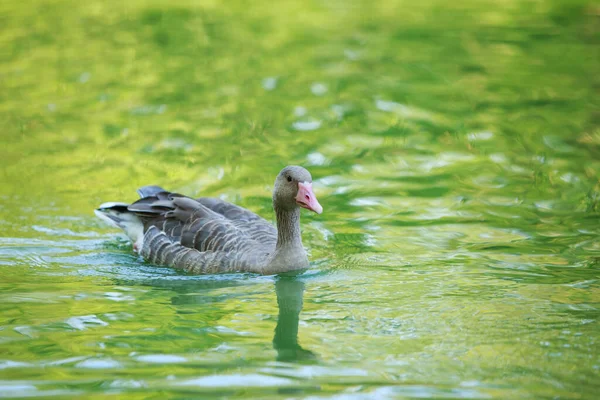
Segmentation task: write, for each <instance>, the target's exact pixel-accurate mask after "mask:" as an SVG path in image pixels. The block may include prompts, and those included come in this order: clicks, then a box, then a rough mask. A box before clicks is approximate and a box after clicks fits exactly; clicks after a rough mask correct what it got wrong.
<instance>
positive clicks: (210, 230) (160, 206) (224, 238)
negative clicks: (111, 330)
mask: <svg viewBox="0 0 600 400" xmlns="http://www.w3.org/2000/svg"><path fill="white" fill-rule="evenodd" d="M138 194H139V195H140V199H139V200H138V201H136V202H135V203H132V204H127V203H104V204H102V205H101V206H100V207H99V208H98V209H97V210H96V211H95V213H96V215H97V216H98V217H100V218H101V219H103V220H104V221H106V222H108V223H109V224H111V225H113V226H117V227H119V228H121V229H123V231H124V232H125V233H126V234H127V236H128V237H129V238H130V239H131V241H132V242H133V248H134V250H135V251H137V252H139V254H140V255H142V256H143V257H144V259H146V260H147V261H149V262H152V263H154V264H158V265H167V266H172V267H175V268H179V269H182V270H184V271H186V272H189V273H193V274H210V273H222V272H236V271H238V272H254V273H259V274H264V275H269V274H277V273H283V272H288V271H292V270H297V269H303V268H307V267H308V265H309V263H308V257H307V255H306V252H305V250H304V247H303V246H302V238H301V235H300V208H306V209H308V210H311V211H314V212H316V213H318V214H320V213H321V212H322V211H323V208H322V207H321V205H320V204H319V202H318V201H317V199H316V197H315V195H314V193H313V191H312V177H311V175H310V173H309V172H308V171H307V170H306V169H304V168H302V167H299V166H288V167H285V168H284V169H282V170H281V172H280V173H279V174H278V175H277V178H276V179H275V185H274V189H273V209H274V211H275V216H276V219H277V228H275V227H274V226H273V225H272V224H270V223H269V222H268V221H266V220H265V219H263V218H261V217H260V216H258V215H256V214H254V213H253V212H251V211H249V210H246V209H244V208H242V207H239V206H237V205H234V204H231V203H228V202H225V201H223V200H220V199H216V198H208V197H202V198H198V199H193V198H190V197H186V196H183V195H180V194H177V193H171V192H168V191H166V190H164V189H163V188H161V187H159V186H144V187H142V188H140V189H139V190H138Z"/></svg>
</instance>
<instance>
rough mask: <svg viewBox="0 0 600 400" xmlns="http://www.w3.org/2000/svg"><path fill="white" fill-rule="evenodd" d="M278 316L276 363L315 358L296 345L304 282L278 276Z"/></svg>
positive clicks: (274, 342) (275, 338)
mask: <svg viewBox="0 0 600 400" xmlns="http://www.w3.org/2000/svg"><path fill="white" fill-rule="evenodd" d="M275 293H276V294H277V306H278V308H279V316H278V318H277V326H276V327H275V335H274V336H273V349H274V350H275V351H277V361H295V360H307V359H308V360H310V359H315V358H316V356H315V354H314V353H313V352H311V351H310V350H305V349H303V348H302V346H300V344H299V343H298V324H299V322H300V312H301V311H302V305H303V299H304V282H302V281H301V280H299V279H297V278H295V277H288V276H280V277H278V279H277V281H276V282H275Z"/></svg>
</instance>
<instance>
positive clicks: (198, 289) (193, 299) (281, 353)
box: [119, 274, 317, 362]
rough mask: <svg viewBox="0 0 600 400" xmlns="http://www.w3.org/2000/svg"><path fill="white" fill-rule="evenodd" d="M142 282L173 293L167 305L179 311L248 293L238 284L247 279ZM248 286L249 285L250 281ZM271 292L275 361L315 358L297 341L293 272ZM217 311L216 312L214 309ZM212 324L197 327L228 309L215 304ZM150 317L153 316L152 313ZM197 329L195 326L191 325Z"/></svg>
mask: <svg viewBox="0 0 600 400" xmlns="http://www.w3.org/2000/svg"><path fill="white" fill-rule="evenodd" d="M119 282H120V284H121V285H122V286H127V285H134V284H136V283H137V284H139V283H140V282H139V281H138V282H134V281H130V280H125V279H124V280H120V281H119ZM141 283H142V284H143V285H146V286H152V287H155V288H161V289H168V290H171V291H174V292H175V293H176V295H175V296H173V297H171V299H170V302H171V304H173V305H175V306H177V309H178V312H180V313H186V314H189V313H192V311H191V310H190V309H188V310H185V311H184V309H183V308H181V307H185V306H189V305H192V306H194V305H199V306H205V305H207V304H217V303H221V302H227V301H231V300H233V299H236V298H239V297H243V296H246V295H248V292H247V291H245V290H242V287H245V286H248V285H249V284H248V282H247V281H244V280H240V279H239V277H236V278H234V279H219V280H213V279H201V280H200V279H190V280H188V279H181V280H170V279H150V280H143V281H142V282H141ZM250 285H251V284H250ZM274 286H275V294H276V297H277V307H278V317H277V325H276V326H275V331H274V336H273V349H274V350H275V351H276V352H277V356H276V360H277V361H286V362H290V361H295V360H298V361H300V360H315V359H317V356H316V355H315V354H314V353H313V352H311V351H310V350H306V349H303V348H302V346H300V344H299V343H298V325H299V322H300V312H301V311H302V306H303V298H304V288H305V284H304V282H303V280H302V279H301V278H299V277H298V276H297V275H296V274H286V275H279V276H277V277H275V282H274ZM236 287H238V288H239V289H240V290H239V291H238V290H234V291H229V292H228V293H222V292H219V291H217V292H215V290H217V289H225V288H236ZM217 310H219V311H217ZM212 312H213V315H212V318H209V320H213V323H212V324H211V323H209V324H208V326H205V327H203V328H200V331H202V332H205V331H208V330H210V329H211V326H212V325H214V324H216V323H217V321H218V320H219V319H221V318H223V317H225V316H226V315H228V314H229V313H230V312H231V311H230V310H227V309H226V308H223V307H217V309H216V310H213V311H212ZM152 318H154V316H152ZM194 329H195V330H196V331H198V328H197V327H196V328H194Z"/></svg>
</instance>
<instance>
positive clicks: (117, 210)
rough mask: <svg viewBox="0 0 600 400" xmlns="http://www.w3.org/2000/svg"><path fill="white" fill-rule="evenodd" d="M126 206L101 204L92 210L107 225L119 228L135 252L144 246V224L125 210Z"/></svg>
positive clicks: (111, 203)
mask: <svg viewBox="0 0 600 400" xmlns="http://www.w3.org/2000/svg"><path fill="white" fill-rule="evenodd" d="M128 206H129V204H127V203H116V202H110V203H103V204H101V205H100V207H98V208H97V209H96V210H94V214H96V216H97V217H98V218H100V219H101V220H102V221H104V222H106V223H107V224H109V225H111V226H114V227H117V228H121V229H122V230H123V231H124V232H125V234H126V235H127V236H128V237H129V239H130V240H131V242H132V243H133V249H134V250H135V251H136V252H137V251H139V250H140V249H141V248H142V246H143V244H144V243H143V242H144V223H143V221H142V220H141V219H140V217H138V216H137V215H136V214H135V213H133V212H131V211H129V210H128V209H127V207H128Z"/></svg>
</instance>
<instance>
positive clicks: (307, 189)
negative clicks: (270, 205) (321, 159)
mask: <svg viewBox="0 0 600 400" xmlns="http://www.w3.org/2000/svg"><path fill="white" fill-rule="evenodd" d="M296 203H298V205H299V206H300V207H302V208H306V209H307V210H311V211H314V212H316V213H317V214H321V213H322V212H323V207H322V206H321V205H320V204H319V201H318V200H317V197H316V196H315V194H314V193H313V190H312V183H309V182H298V195H297V196H296Z"/></svg>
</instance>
